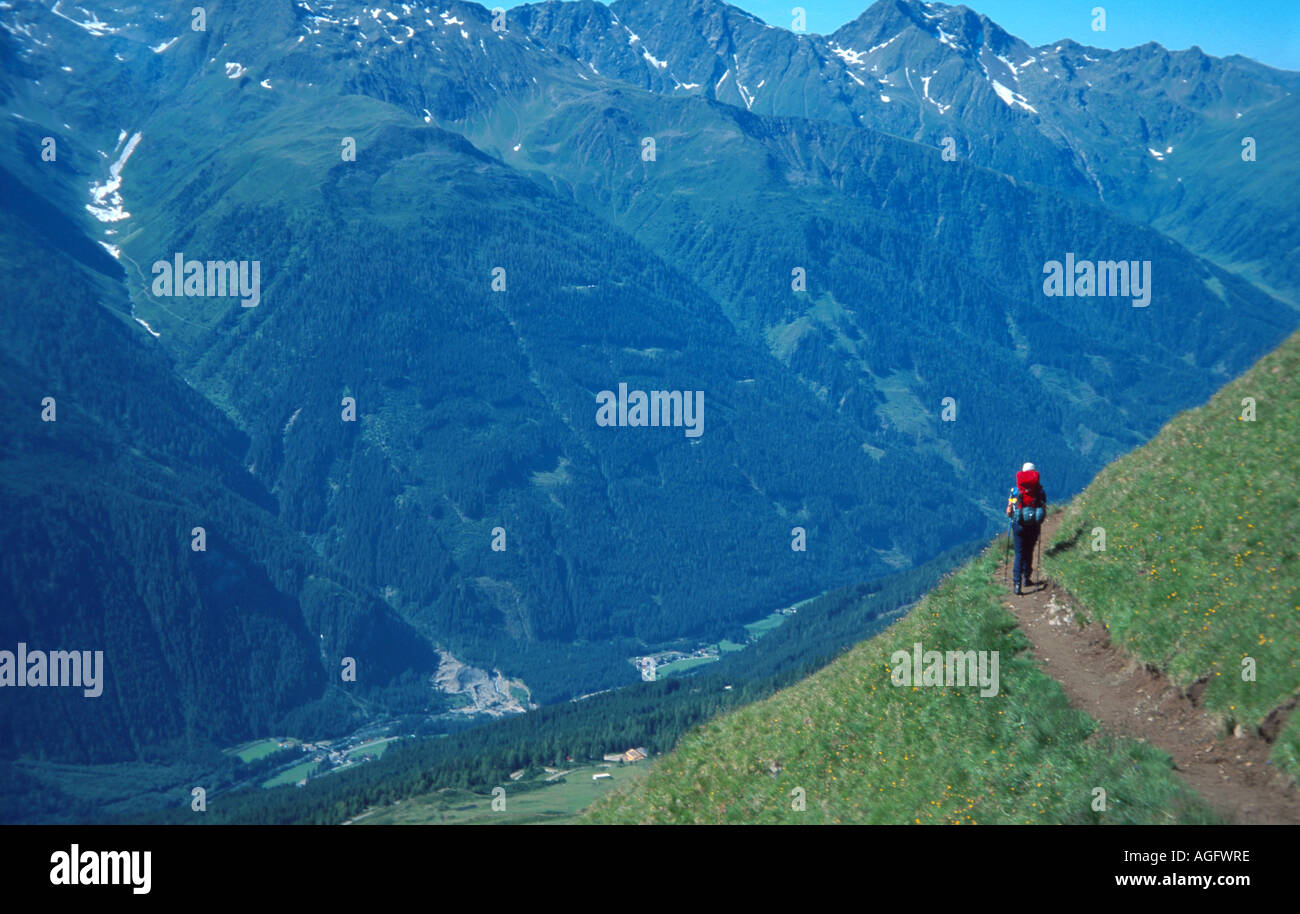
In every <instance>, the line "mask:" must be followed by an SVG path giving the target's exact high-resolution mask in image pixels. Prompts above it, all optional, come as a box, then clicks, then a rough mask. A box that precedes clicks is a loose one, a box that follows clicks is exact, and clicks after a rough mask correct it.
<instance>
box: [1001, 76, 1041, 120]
mask: <svg viewBox="0 0 1300 914" xmlns="http://www.w3.org/2000/svg"><path fill="white" fill-rule="evenodd" d="M993 91H994V92H996V93H997V94H998V98H1000V99H1002V101H1004V102H1005V103H1006V105H1007V107H1008V108H1015V107H1017V106H1018V107H1021V108H1024V109H1025V110H1026V111H1029V112H1031V113H1033V114H1037V113H1038V109H1037V108H1035V107H1034V106H1033V105H1031V104H1029V101H1028V100H1027V99H1026V98H1025V97H1024V96H1023V95H1021V94H1020V93H1019V92H1012V91H1011V90H1010V89H1008V88H1007V87H1006V86H1004V85H1002V83H1000V82H998V81H997V80H996V79H995V80H993Z"/></svg>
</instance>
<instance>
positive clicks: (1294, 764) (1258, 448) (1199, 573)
mask: <svg viewBox="0 0 1300 914" xmlns="http://www.w3.org/2000/svg"><path fill="white" fill-rule="evenodd" d="M1246 397H1253V398H1254V399H1255V403H1256V407H1255V408H1256V419H1255V421H1253V422H1249V421H1243V420H1242V418H1241V416H1242V410H1243V406H1242V400H1243V398H1246ZM1298 433H1300V335H1293V336H1292V337H1291V338H1290V339H1288V340H1287V341H1286V342H1285V343H1283V345H1282V346H1281V347H1279V348H1278V349H1277V350H1276V351H1275V352H1273V353H1271V354H1270V355H1268V356H1266V357H1264V358H1263V359H1262V360H1260V362H1259V363H1258V364H1257V365H1256V366H1255V367H1253V368H1252V369H1251V370H1250V371H1249V372H1247V373H1246V374H1245V375H1243V376H1242V377H1240V378H1238V379H1237V380H1236V381H1233V382H1232V383H1230V384H1228V385H1227V386H1226V387H1225V388H1224V389H1223V390H1221V391H1220V392H1219V393H1218V394H1216V395H1215V396H1214V397H1213V398H1212V399H1211V400H1210V402H1209V403H1208V404H1206V405H1205V406H1203V407H1200V408H1198V409H1195V410H1191V411H1188V412H1185V413H1182V414H1180V415H1179V416H1177V417H1175V418H1174V419H1173V420H1172V421H1171V422H1170V423H1169V424H1168V425H1167V426H1166V427H1165V429H1164V430H1163V431H1161V433H1160V434H1159V435H1158V436H1157V437H1156V438H1155V439H1154V440H1153V441H1152V442H1151V443H1150V444H1148V445H1147V446H1145V447H1143V448H1141V449H1140V450H1138V451H1136V452H1134V453H1133V454H1130V455H1128V456H1126V457H1123V458H1121V459H1119V460H1117V461H1116V462H1115V463H1113V464H1111V465H1110V466H1109V467H1107V468H1106V469H1105V470H1104V471H1103V472H1102V473H1101V474H1099V475H1098V477H1097V478H1096V480H1095V481H1094V482H1093V483H1092V485H1090V486H1089V487H1088V489H1087V490H1086V491H1085V492H1084V493H1082V494H1081V495H1080V496H1079V497H1078V498H1076V499H1075V500H1074V502H1073V503H1072V504H1071V505H1070V506H1069V507H1068V508H1067V509H1066V511H1065V514H1064V516H1063V518H1062V524H1061V527H1060V530H1059V531H1058V534H1057V536H1056V539H1055V540H1054V542H1053V543H1052V544H1048V546H1046V547H1045V549H1044V553H1045V558H1046V560H1047V561H1046V565H1045V568H1046V570H1047V572H1048V573H1049V574H1050V575H1051V576H1052V577H1054V578H1055V579H1056V580H1058V581H1060V582H1062V583H1063V584H1064V585H1065V586H1066V587H1067V588H1068V589H1069V590H1070V592H1071V593H1072V594H1074V596H1075V597H1076V598H1078V600H1080V601H1081V602H1082V603H1083V604H1084V605H1085V606H1086V607H1087V608H1088V610H1089V611H1090V612H1091V613H1092V615H1093V616H1094V617H1095V618H1096V619H1098V620H1099V621H1101V622H1103V623H1104V624H1105V625H1106V626H1107V628H1109V629H1110V631H1111V636H1112V638H1113V639H1114V640H1115V641H1116V643H1118V644H1121V645H1122V646H1123V647H1124V648H1125V649H1126V650H1127V651H1128V652H1129V653H1130V654H1132V655H1133V656H1134V657H1136V658H1138V659H1140V660H1142V661H1144V662H1147V663H1151V664H1153V665H1155V666H1156V667H1158V668H1159V669H1161V670H1162V671H1164V672H1166V673H1167V674H1169V676H1170V677H1171V678H1172V679H1173V681H1174V682H1176V683H1177V684H1179V685H1180V686H1183V687H1189V686H1191V685H1192V684H1193V683H1195V682H1197V680H1200V679H1202V678H1207V677H1208V678H1207V681H1206V682H1205V684H1204V687H1205V692H1204V702H1205V707H1206V709H1207V710H1208V711H1210V712H1211V713H1213V714H1215V715H1217V716H1218V717H1219V718H1220V719H1221V720H1222V721H1223V723H1224V725H1225V726H1226V727H1231V726H1233V725H1235V724H1237V723H1240V724H1242V725H1244V726H1246V727H1248V728H1252V727H1256V726H1258V725H1259V724H1260V723H1261V722H1262V721H1264V720H1265V718H1266V717H1267V716H1268V715H1269V713H1270V712H1271V711H1273V710H1274V709H1275V708H1278V707H1279V706H1282V705H1285V704H1286V703H1287V702H1288V701H1290V700H1294V698H1295V696H1296V695H1297V694H1300V661H1298V660H1297V647H1300V562H1298V561H1297V559H1298V558H1300V553H1297V546H1298V545H1300V512H1298V511H1297V507H1298V506H1300V459H1298V457H1297V454H1298V453H1300V451H1298V449H1297V446H1296V445H1297V434H1298ZM1098 528H1102V529H1104V531H1105V549H1104V551H1102V550H1096V549H1094V543H1095V542H1096V544H1097V545H1100V541H1099V540H1095V537H1096V534H1095V533H1094V531H1095V530H1097V529H1098ZM1052 548H1056V549H1058V550H1060V551H1059V552H1058V553H1057V554H1055V555H1052V556H1050V557H1048V556H1047V553H1048V551H1049V550H1050V549H1052ZM1245 658H1251V659H1253V660H1254V663H1255V669H1256V677H1255V681H1253V682H1252V681H1246V680H1243V678H1242V672H1243V666H1242V663H1243V659H1245ZM1272 760H1273V763H1274V764H1277V765H1282V766H1283V767H1284V768H1286V770H1288V771H1289V772H1290V773H1291V774H1292V775H1295V776H1300V714H1292V715H1291V716H1290V720H1289V722H1288V724H1287V726H1286V727H1285V729H1284V730H1283V732H1282V734H1281V736H1280V738H1279V739H1278V740H1277V742H1276V745H1275V748H1274V752H1273V759H1272Z"/></svg>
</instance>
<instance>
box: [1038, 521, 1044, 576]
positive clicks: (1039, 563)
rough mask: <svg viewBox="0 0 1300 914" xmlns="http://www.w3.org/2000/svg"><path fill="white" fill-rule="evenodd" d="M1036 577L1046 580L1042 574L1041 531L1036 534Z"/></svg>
mask: <svg viewBox="0 0 1300 914" xmlns="http://www.w3.org/2000/svg"><path fill="white" fill-rule="evenodd" d="M1038 577H1039V578H1040V579H1043V580H1046V576H1045V575H1044V574H1043V534H1042V531H1039V534H1038Z"/></svg>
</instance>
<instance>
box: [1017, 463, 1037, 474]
mask: <svg viewBox="0 0 1300 914" xmlns="http://www.w3.org/2000/svg"><path fill="white" fill-rule="evenodd" d="M1036 469H1038V468H1037V467H1036V466H1034V465H1033V464H1032V463H1027V464H1025V465H1024V466H1022V467H1021V468H1020V472H1022V473H1028V472H1029V471H1030V470H1036Z"/></svg>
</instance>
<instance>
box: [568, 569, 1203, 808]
mask: <svg viewBox="0 0 1300 914" xmlns="http://www.w3.org/2000/svg"><path fill="white" fill-rule="evenodd" d="M997 561H998V555H997V552H996V549H995V548H991V549H990V550H989V551H986V552H985V553H984V554H983V555H982V556H981V557H980V558H978V559H976V560H975V561H974V562H972V563H970V564H969V565H967V566H965V567H964V568H962V569H961V570H960V571H958V572H957V573H956V574H954V575H953V576H952V577H950V578H948V579H947V580H946V581H944V582H943V583H942V584H941V585H940V586H939V587H938V588H936V589H935V590H934V591H933V592H932V593H930V594H929V595H928V596H927V597H926V598H925V599H924V600H923V601H922V602H921V604H920V605H919V606H918V607H917V608H916V609H914V610H913V611H912V613H911V614H910V615H909V616H908V617H907V618H905V619H903V620H901V621H900V622H898V623H897V624H896V625H894V626H893V627H892V628H890V629H889V630H888V631H886V632H884V633H883V634H881V635H880V636H879V637H877V638H875V639H872V640H870V641H865V642H863V643H861V644H858V645H857V646H855V647H854V648H852V649H851V650H849V651H848V652H847V653H846V654H845V655H844V656H842V657H840V658H839V659H838V660H836V661H835V662H834V663H832V664H831V665H830V666H828V667H826V668H825V669H823V670H821V671H819V672H817V673H816V674H814V675H813V676H810V677H809V678H807V679H805V680H803V681H802V682H799V683H797V684H795V685H794V686H792V687H790V688H788V689H785V690H783V691H781V692H779V693H777V694H776V695H774V696H772V697H771V698H769V699H767V700H766V701H761V702H758V703H756V704H753V705H749V706H747V707H745V708H742V709H740V710H738V711H735V712H733V713H731V714H727V715H724V716H721V717H719V718H717V719H715V720H713V721H712V722H710V723H708V724H706V725H704V726H703V727H700V728H697V729H695V730H693V731H692V732H691V733H689V734H688V735H687V736H686V737H684V738H683V740H682V742H681V744H680V745H679V746H678V748H677V749H676V750H675V751H674V752H673V753H671V754H670V755H668V756H666V757H664V758H663V759H662V760H660V761H659V762H658V763H657V764H656V765H655V768H654V770H653V771H652V772H651V773H650V774H649V775H648V776H647V777H646V778H645V779H644V780H643V781H642V782H640V783H638V784H636V785H633V786H632V787H630V788H627V789H625V790H621V791H619V792H617V793H615V794H613V795H612V796H610V797H608V798H606V800H605V801H604V802H602V803H598V804H597V805H596V806H594V807H593V808H592V810H591V811H590V812H589V813H588V815H587V816H586V821H589V822H598V823H605V822H629V821H635V822H683V823H685V822H730V823H741V822H753V823H773V822H789V823H807V824H811V823H823V822H864V823H890V822H922V823H943V822H950V823H955V822H961V823H972V822H980V823H990V822H1001V823H1010V822H1077V823H1087V822H1114V823H1134V822H1152V823H1159V822H1172V821H1182V822H1188V821H1209V818H1208V814H1207V813H1206V811H1205V809H1204V807H1203V806H1202V805H1201V803H1200V802H1199V800H1198V799H1197V798H1196V797H1194V796H1193V795H1192V794H1191V793H1190V792H1189V791H1188V790H1187V789H1186V788H1184V787H1183V786H1182V784H1181V782H1179V781H1178V780H1177V779H1176V778H1175V776H1174V775H1173V773H1172V771H1171V770H1170V766H1169V763H1168V760H1167V758H1166V757H1165V756H1164V755H1163V754H1161V753H1159V752H1157V751H1155V750H1153V749H1151V748H1150V747H1148V746H1145V745H1142V744H1139V743H1136V742H1133V741H1125V740H1113V739H1111V738H1109V737H1108V736H1106V735H1105V734H1102V733H1100V732H1099V731H1098V728H1097V725H1096V723H1095V722H1094V721H1092V720H1091V719H1090V718H1088V717H1087V716H1086V715H1084V714H1082V713H1080V712H1077V711H1074V710H1073V709H1071V708H1070V707H1069V705H1068V703H1067V701H1066V699H1065V695H1064V693H1063V692H1062V691H1061V689H1060V687H1059V686H1058V685H1057V684H1056V683H1055V682H1054V681H1053V680H1051V679H1050V678H1048V677H1047V676H1046V675H1045V674H1043V673H1042V672H1040V671H1039V670H1038V669H1037V667H1036V666H1035V665H1034V663H1033V662H1032V661H1031V660H1030V658H1029V656H1028V654H1026V653H1020V652H1022V651H1023V650H1024V649H1025V648H1026V646H1027V641H1026V639H1025V637H1024V636H1023V634H1021V632H1020V631H1019V629H1017V628H1016V627H1015V624H1014V620H1013V618H1012V617H1011V615H1010V614H1009V613H1007V612H1006V611H1005V610H1004V609H1003V608H1002V607H1001V606H1000V605H999V600H1000V598H1001V597H1002V595H1003V594H1004V592H1005V591H1004V590H1003V589H1002V588H1001V587H1000V586H999V585H998V584H996V583H994V577H995V570H996V567H997ZM915 641H921V642H922V643H923V644H924V645H925V648H926V649H927V650H928V649H931V648H934V649H938V650H950V649H962V650H965V649H976V650H997V651H999V652H1000V657H1001V670H1000V675H1001V692H1000V694H999V695H997V696H993V697H989V698H981V697H979V695H978V693H977V692H975V691H972V690H968V689H965V688H933V687H926V688H913V687H899V686H894V685H892V684H891V681H890V673H889V669H890V664H889V658H890V655H891V654H892V653H893V652H894V651H895V650H898V649H907V650H910V648H911V646H912V644H913V642H915ZM774 765H775V766H777V767H778V768H779V771H778V773H776V774H775V775H774V774H773V773H772V767H773V766H774ZM1095 787H1103V788H1104V789H1105V790H1106V792H1107V795H1108V800H1109V810H1108V811H1106V812H1094V811H1093V810H1092V798H1093V793H1092V791H1093V788H1095ZM795 788H802V789H803V790H804V792H805V796H806V809H804V810H803V811H798V810H796V809H794V808H792V806H793V803H792V797H793V794H792V791H794V790H795Z"/></svg>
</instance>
